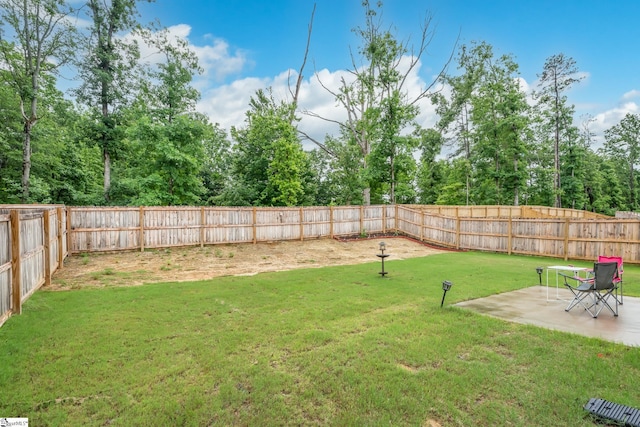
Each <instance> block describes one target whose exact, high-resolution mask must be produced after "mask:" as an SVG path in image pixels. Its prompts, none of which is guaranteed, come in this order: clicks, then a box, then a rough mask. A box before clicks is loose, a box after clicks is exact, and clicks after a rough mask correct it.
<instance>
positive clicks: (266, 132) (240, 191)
mask: <svg viewBox="0 0 640 427" xmlns="http://www.w3.org/2000/svg"><path fill="white" fill-rule="evenodd" d="M250 107H251V108H250V110H249V111H247V113H246V119H245V123H246V127H244V128H240V129H238V128H232V129H231V136H232V137H233V139H234V141H235V145H234V147H233V174H232V175H233V180H234V182H233V184H232V185H230V186H229V187H228V188H227V189H226V190H225V193H224V194H223V195H221V197H220V198H218V200H219V201H226V203H225V204H235V205H255V206H295V205H297V204H298V203H300V202H301V200H302V199H303V195H304V180H303V177H304V174H305V170H304V168H305V166H307V165H308V163H307V161H306V159H305V153H304V151H303V150H302V145H301V144H300V141H299V140H298V137H297V131H296V128H295V126H294V125H293V124H292V123H291V121H290V120H291V114H292V111H291V110H292V108H293V105H291V104H288V103H284V102H282V103H277V102H276V101H275V100H274V99H273V97H272V95H271V94H270V93H269V94H267V93H265V92H264V91H262V90H259V91H257V92H256V94H255V96H253V97H252V98H251V101H250Z"/></svg>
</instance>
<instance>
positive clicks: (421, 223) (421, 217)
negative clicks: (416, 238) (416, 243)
mask: <svg viewBox="0 0 640 427" xmlns="http://www.w3.org/2000/svg"><path fill="white" fill-rule="evenodd" d="M420 213H421V214H422V215H421V216H420V241H421V242H424V208H422V209H420Z"/></svg>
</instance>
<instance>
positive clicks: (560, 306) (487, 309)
mask: <svg viewBox="0 0 640 427" xmlns="http://www.w3.org/2000/svg"><path fill="white" fill-rule="evenodd" d="M547 292H548V293H547ZM547 295H548V298H549V300H547ZM571 297H572V295H571V293H570V292H569V291H568V290H567V289H559V290H557V294H556V288H555V286H554V287H549V288H548V289H547V287H546V286H532V287H529V288H524V289H520V290H517V291H512V292H505V293H503V294H498V295H492V296H489V297H486V298H479V299H475V300H470V301H463V302H460V303H458V304H455V306H457V307H462V308H465V309H470V310H473V311H476V312H479V313H483V314H487V315H489V316H494V317H497V318H500V319H505V320H509V321H512V322H518V323H524V324H530V325H536V326H541V327H543V328H548V329H554V330H558V331H565V332H572V333H575V334H580V335H585V336H589V337H597V338H602V339H605V340H609V341H613V342H617V343H621V344H625V345H628V346H633V347H638V346H640V298H633V297H628V296H626V295H625V296H624V300H623V302H624V304H623V305H619V306H618V314H619V315H618V317H614V316H613V314H611V311H609V310H607V309H606V308H605V309H604V310H602V312H601V313H600V315H599V316H598V318H596V319H594V318H593V317H591V316H590V315H589V313H587V312H586V311H585V310H584V309H583V308H582V307H575V308H573V309H572V310H571V311H569V312H566V311H564V309H565V307H566V306H567V304H568V302H569V301H570V300H571Z"/></svg>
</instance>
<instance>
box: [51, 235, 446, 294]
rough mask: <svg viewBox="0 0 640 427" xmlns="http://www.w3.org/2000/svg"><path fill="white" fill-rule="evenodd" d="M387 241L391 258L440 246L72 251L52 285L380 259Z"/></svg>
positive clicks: (361, 243)
mask: <svg viewBox="0 0 640 427" xmlns="http://www.w3.org/2000/svg"><path fill="white" fill-rule="evenodd" d="M380 241H384V242H385V243H386V245H387V249H386V251H385V253H388V254H390V257H389V258H387V259H388V260H398V259H406V258H413V257H422V256H427V255H433V254H436V253H441V252H442V250H440V249H436V248H433V247H430V246H427V245H424V244H422V243H420V242H417V241H415V240H411V239H408V238H404V237H380V238H377V239H357V240H345V241H339V240H335V239H319V240H305V241H287V242H273V243H258V244H255V245H254V244H250V243H247V244H238V245H215V246H205V247H202V248H201V247H185V248H182V247H181V248H168V249H157V250H145V251H144V252H117V253H91V254H81V255H74V256H71V257H69V258H67V259H66V260H65V263H64V267H63V268H62V269H61V270H58V271H57V272H56V273H55V274H54V276H53V279H52V286H51V287H50V288H49V289H51V290H66V289H79V288H87V287H106V286H136V285H141V284H143V283H154V282H175V281H194V280H207V279H211V278H214V277H219V276H232V275H253V274H257V273H261V272H267V271H281V270H291V269H295V268H312V267H324V266H331V265H345V264H360V263H366V262H378V261H379V258H378V257H376V254H379V253H380V250H379V247H378V244H379V243H380Z"/></svg>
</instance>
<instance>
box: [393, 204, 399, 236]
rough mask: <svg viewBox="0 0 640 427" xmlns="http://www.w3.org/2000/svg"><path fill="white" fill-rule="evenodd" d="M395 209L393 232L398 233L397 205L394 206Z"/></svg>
mask: <svg viewBox="0 0 640 427" xmlns="http://www.w3.org/2000/svg"><path fill="white" fill-rule="evenodd" d="M395 208H396V217H395V221H394V222H395V231H396V232H397V231H398V205H395Z"/></svg>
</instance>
